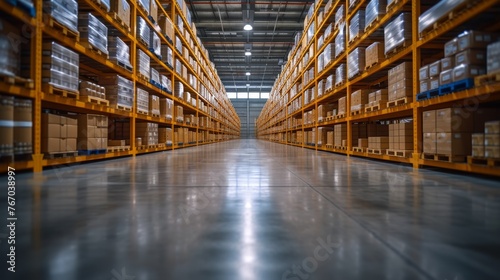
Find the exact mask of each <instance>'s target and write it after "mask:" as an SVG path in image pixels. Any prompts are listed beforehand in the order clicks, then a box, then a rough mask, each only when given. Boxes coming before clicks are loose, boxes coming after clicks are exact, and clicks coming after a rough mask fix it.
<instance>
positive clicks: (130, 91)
mask: <svg viewBox="0 0 500 280" xmlns="http://www.w3.org/2000/svg"><path fill="white" fill-rule="evenodd" d="M99 84H100V85H102V86H104V87H105V88H106V99H108V100H109V103H110V104H111V105H119V106H122V107H125V108H132V104H133V101H134V83H133V82H132V81H130V80H127V79H125V78H123V77H121V76H119V75H114V76H113V77H112V78H110V79H106V80H104V81H103V80H101V81H99Z"/></svg>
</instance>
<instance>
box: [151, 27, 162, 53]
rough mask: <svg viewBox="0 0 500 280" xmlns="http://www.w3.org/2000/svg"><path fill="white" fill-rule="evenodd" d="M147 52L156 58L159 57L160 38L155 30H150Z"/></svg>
mask: <svg viewBox="0 0 500 280" xmlns="http://www.w3.org/2000/svg"><path fill="white" fill-rule="evenodd" d="M149 38H150V42H149V50H150V51H151V52H152V53H153V54H154V55H156V56H158V57H161V56H162V55H161V41H160V37H159V36H158V34H157V33H156V31H155V30H151V34H150V36H149Z"/></svg>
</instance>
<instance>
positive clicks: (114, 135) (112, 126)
mask: <svg viewBox="0 0 500 280" xmlns="http://www.w3.org/2000/svg"><path fill="white" fill-rule="evenodd" d="M109 139H111V140H120V141H121V140H123V141H125V144H124V145H130V120H129V119H110V121H109V123H108V143H109ZM120 144H121V143H120ZM124 145H116V144H114V145H112V146H124Z"/></svg>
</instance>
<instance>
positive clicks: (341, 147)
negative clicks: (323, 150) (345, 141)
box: [333, 146, 347, 151]
mask: <svg viewBox="0 0 500 280" xmlns="http://www.w3.org/2000/svg"><path fill="white" fill-rule="evenodd" d="M333 148H334V149H335V150H342V151H347V147H346V146H333Z"/></svg>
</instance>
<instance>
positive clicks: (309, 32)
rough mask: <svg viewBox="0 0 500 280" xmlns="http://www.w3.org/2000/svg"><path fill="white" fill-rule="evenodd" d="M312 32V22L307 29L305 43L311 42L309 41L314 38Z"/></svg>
mask: <svg viewBox="0 0 500 280" xmlns="http://www.w3.org/2000/svg"><path fill="white" fill-rule="evenodd" d="M314 30H315V28H314V22H312V23H311V25H309V28H308V29H307V43H309V42H311V39H312V38H313V37H314Z"/></svg>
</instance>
